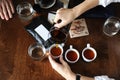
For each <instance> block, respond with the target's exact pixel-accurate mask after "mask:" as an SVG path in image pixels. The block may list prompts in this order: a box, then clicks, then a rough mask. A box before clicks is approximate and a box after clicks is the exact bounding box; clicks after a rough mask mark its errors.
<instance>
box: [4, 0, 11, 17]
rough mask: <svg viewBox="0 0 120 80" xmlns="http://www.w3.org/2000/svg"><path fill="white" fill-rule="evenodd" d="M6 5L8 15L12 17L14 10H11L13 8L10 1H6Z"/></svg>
mask: <svg viewBox="0 0 120 80" xmlns="http://www.w3.org/2000/svg"><path fill="white" fill-rule="evenodd" d="M5 6H6V10H7V13H8V14H7V15H8V18H12V11H11V8H10V6H9V4H8V2H6V3H5Z"/></svg>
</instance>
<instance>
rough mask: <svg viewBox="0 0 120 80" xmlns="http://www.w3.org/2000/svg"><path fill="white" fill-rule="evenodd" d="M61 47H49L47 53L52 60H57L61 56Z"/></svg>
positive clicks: (59, 45)
mask: <svg viewBox="0 0 120 80" xmlns="http://www.w3.org/2000/svg"><path fill="white" fill-rule="evenodd" d="M63 46H64V44H53V45H52V46H50V48H49V53H50V54H51V56H52V57H53V58H54V59H56V58H59V57H60V56H61V55H62V54H63Z"/></svg>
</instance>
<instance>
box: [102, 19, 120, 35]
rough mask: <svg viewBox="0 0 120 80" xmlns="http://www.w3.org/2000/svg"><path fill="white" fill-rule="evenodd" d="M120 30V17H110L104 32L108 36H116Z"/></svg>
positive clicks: (105, 24)
mask: <svg viewBox="0 0 120 80" xmlns="http://www.w3.org/2000/svg"><path fill="white" fill-rule="evenodd" d="M119 30H120V19H119V18H118V17H109V18H108V19H107V20H106V21H105V23H104V26H103V32H104V33H105V34H106V35H107V36H114V35H116V34H117V33H118V31H119Z"/></svg>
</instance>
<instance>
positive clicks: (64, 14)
mask: <svg viewBox="0 0 120 80" xmlns="http://www.w3.org/2000/svg"><path fill="white" fill-rule="evenodd" d="M75 18H76V16H75V14H74V11H73V9H66V8H61V9H59V10H57V12H56V16H55V19H54V22H55V23H56V24H55V25H54V26H55V27H58V28H61V27H64V26H66V25H67V24H69V23H70V22H72V21H73V20H74V19H75ZM59 20H61V22H59Z"/></svg>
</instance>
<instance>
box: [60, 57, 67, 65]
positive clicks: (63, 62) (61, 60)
mask: <svg viewBox="0 0 120 80" xmlns="http://www.w3.org/2000/svg"><path fill="white" fill-rule="evenodd" d="M60 62H61V63H62V64H63V65H67V63H66V62H65V61H64V60H63V57H62V56H60Z"/></svg>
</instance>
